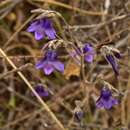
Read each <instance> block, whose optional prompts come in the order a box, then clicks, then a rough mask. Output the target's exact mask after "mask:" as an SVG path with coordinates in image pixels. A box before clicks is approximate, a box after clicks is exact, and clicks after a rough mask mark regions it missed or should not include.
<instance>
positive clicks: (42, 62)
mask: <svg viewBox="0 0 130 130" xmlns="http://www.w3.org/2000/svg"><path fill="white" fill-rule="evenodd" d="M44 64H45V61H44V60H43V59H42V60H40V61H38V63H36V65H35V66H36V68H37V69H41V68H43V66H44Z"/></svg>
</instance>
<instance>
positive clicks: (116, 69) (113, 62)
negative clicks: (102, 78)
mask: <svg viewBox="0 0 130 130" xmlns="http://www.w3.org/2000/svg"><path fill="white" fill-rule="evenodd" d="M106 59H107V61H108V62H109V63H110V64H111V66H112V68H113V70H114V72H115V74H116V75H119V70H118V64H117V62H116V60H115V58H114V56H112V55H106Z"/></svg>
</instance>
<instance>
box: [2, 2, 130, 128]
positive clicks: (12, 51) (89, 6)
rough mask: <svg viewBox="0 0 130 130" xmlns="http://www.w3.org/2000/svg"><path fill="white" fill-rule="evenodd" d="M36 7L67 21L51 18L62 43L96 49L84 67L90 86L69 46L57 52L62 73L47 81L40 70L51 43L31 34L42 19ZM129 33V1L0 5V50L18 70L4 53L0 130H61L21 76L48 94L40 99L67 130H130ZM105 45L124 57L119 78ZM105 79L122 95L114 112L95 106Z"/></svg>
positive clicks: (120, 65) (118, 96) (119, 96)
mask: <svg viewBox="0 0 130 130" xmlns="http://www.w3.org/2000/svg"><path fill="white" fill-rule="evenodd" d="M37 8H42V9H44V10H54V11H57V12H59V13H60V14H61V15H62V16H63V18H64V19H65V21H66V22H67V24H66V23H65V22H64V21H63V19H61V18H57V17H54V18H52V21H53V26H54V28H55V30H56V32H57V35H58V36H59V37H60V39H63V40H66V39H67V41H69V42H72V43H73V44H76V45H78V46H81V45H83V44H85V43H91V45H92V46H93V47H94V48H95V51H96V57H95V59H94V62H93V63H91V64H84V70H83V71H84V78H85V79H86V80H87V81H89V83H85V82H84V78H83V77H82V70H81V67H80V66H79V65H77V64H76V63H75V61H74V60H73V58H71V57H69V54H68V53H67V51H66V50H69V52H71V51H72V48H69V47H68V46H67V49H66V47H64V46H60V47H58V48H57V51H58V52H59V54H60V60H61V61H62V62H63V63H64V64H65V71H64V73H59V72H57V71H55V72H54V73H53V74H51V75H49V76H46V75H45V74H44V73H43V72H42V71H41V70H37V69H36V67H35V64H36V62H37V61H38V60H39V59H40V58H41V57H42V56H43V51H42V47H43V46H44V45H45V44H46V43H48V42H49V40H48V39H47V38H45V39H43V40H41V41H36V40H35V37H34V36H33V34H32V33H29V32H27V28H28V27H29V25H30V23H31V22H32V21H33V20H34V18H35V17H36V16H38V14H32V13H31V10H34V9H37ZM68 28H69V29H68ZM129 29H130V0H0V48H1V49H2V50H3V51H4V53H5V54H6V55H7V57H8V58H9V59H10V60H11V61H12V62H13V64H14V65H16V67H17V68H12V66H11V64H10V63H9V62H8V61H7V57H5V56H3V55H2V54H0V130H61V128H60V126H59V125H58V124H57V122H56V121H55V119H54V118H53V117H52V116H51V114H50V112H47V111H46V108H44V106H43V105H41V104H40V103H39V100H38V99H37V98H36V97H35V95H34V94H33V92H32V91H31V90H30V88H29V87H28V86H27V85H26V84H25V82H24V81H23V79H21V78H20V77H19V75H18V74H17V72H18V71H20V72H22V74H23V75H24V76H25V77H26V79H27V80H28V82H29V83H30V84H31V86H32V87H33V88H34V89H35V88H36V87H37V86H38V85H41V86H43V87H44V89H45V91H47V95H42V96H41V95H40V97H41V98H42V100H43V101H44V102H45V103H46V105H47V106H48V108H49V109H50V110H51V111H52V113H53V114H54V116H55V117H57V119H58V120H59V121H60V123H61V124H62V125H63V126H64V127H65V128H66V129H67V130H130V109H129V108H130V100H129V99H130V34H129V33H130V32H129ZM70 32H71V35H70ZM66 44H67V43H66ZM66 44H65V45H66ZM103 45H107V46H111V47H113V48H116V49H118V50H119V51H120V53H121V55H122V58H121V59H120V60H119V61H117V62H118V65H119V76H118V78H117V77H116V76H115V75H114V72H113V70H112V68H111V66H110V65H109V64H108V63H107V61H106V60H105V58H104V56H103V55H102V54H101V52H100V48H101V47H102V46H103ZM102 80H103V81H105V82H107V83H108V84H109V85H111V86H112V87H113V88H115V89H116V91H119V92H120V94H118V95H117V93H114V96H117V98H118V100H119V104H118V105H116V106H114V107H112V108H111V109H110V110H106V109H97V108H96V105H95V103H96V100H97V99H98V98H99V96H100V90H101V88H102V87H103V83H102ZM41 91H42V90H41ZM77 108H78V109H77ZM77 111H78V112H81V113H83V117H82V119H81V120H78V119H76V117H75V112H77Z"/></svg>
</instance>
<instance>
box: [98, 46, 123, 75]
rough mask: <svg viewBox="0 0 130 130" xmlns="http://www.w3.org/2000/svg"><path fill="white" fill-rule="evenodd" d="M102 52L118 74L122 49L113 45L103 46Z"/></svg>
mask: <svg viewBox="0 0 130 130" xmlns="http://www.w3.org/2000/svg"><path fill="white" fill-rule="evenodd" d="M101 52H102V53H103V55H104V57H105V58H106V60H107V61H108V63H109V64H110V65H111V66H112V69H113V71H114V73H115V75H116V76H118V75H119V65H118V62H117V59H120V58H121V57H122V56H121V54H120V51H119V50H118V49H116V48H113V47H108V46H103V47H102V48H101Z"/></svg>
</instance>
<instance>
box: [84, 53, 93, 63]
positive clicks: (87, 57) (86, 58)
mask: <svg viewBox="0 0 130 130" xmlns="http://www.w3.org/2000/svg"><path fill="white" fill-rule="evenodd" d="M85 61H86V62H89V63H91V62H92V61H93V55H91V54H88V55H85Z"/></svg>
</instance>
